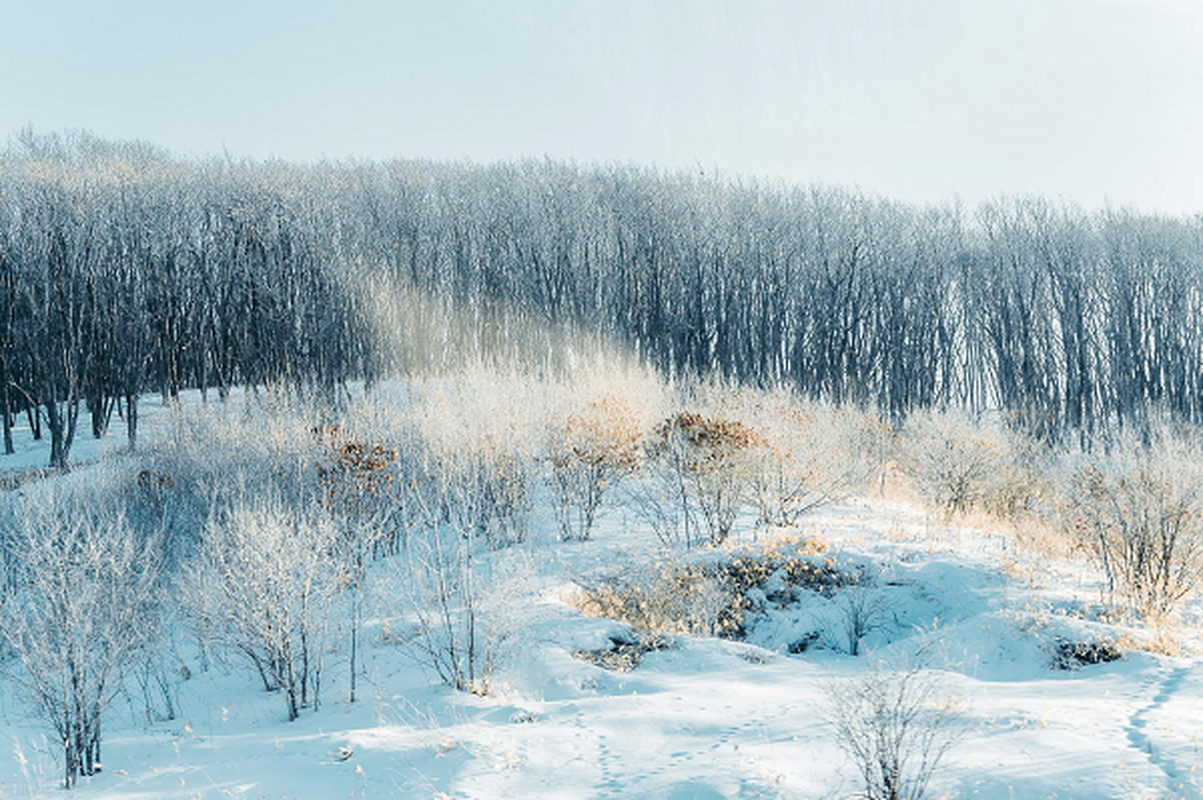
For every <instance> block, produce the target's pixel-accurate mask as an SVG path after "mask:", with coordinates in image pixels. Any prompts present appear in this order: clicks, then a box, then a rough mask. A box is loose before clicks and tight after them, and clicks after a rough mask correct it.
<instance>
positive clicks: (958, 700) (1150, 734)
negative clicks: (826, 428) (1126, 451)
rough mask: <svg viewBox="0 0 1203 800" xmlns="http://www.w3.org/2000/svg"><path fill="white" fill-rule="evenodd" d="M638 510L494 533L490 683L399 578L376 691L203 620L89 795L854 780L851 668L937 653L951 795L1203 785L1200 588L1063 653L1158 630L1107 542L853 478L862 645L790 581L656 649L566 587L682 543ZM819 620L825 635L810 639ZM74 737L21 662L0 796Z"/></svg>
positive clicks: (1073, 793)
mask: <svg viewBox="0 0 1203 800" xmlns="http://www.w3.org/2000/svg"><path fill="white" fill-rule="evenodd" d="M145 408H146V410H145V423H144V431H143V439H144V440H145V441H148V442H149V441H153V437H154V436H155V435H157V434H156V431H160V432H161V431H162V430H165V429H166V426H167V425H168V424H169V422H168V420H167V417H169V416H170V415H169V414H168V413H167V412H166V411H164V410H163V409H162V408H161V407H160V406H157V405H156V404H155V403H147V405H146V407H145ZM85 433H86V431H85ZM18 441H19V444H20V453H19V454H18V455H16V456H7V457H4V456H0V470H2V471H4V472H10V471H13V470H17V469H25V468H28V467H30V466H38V465H40V464H41V463H42V462H43V461H44V459H45V455H44V454H45V449H44V443H42V444H38V445H35V444H33V443H31V442H29V441H28V438H27V432H25V431H18ZM123 445H124V432H123V430H122V429H121V427H120V424H119V423H117V424H115V425H114V428H113V430H112V431H111V433H110V435H109V438H108V439H106V440H104V441H103V442H100V443H97V442H95V441H94V440H91V439H89V438H87V437H86V436H85V437H83V438H81V440H80V441H79V442H78V444H77V445H76V448H77V449H76V450H75V451H74V455H75V456H76V458H77V459H78V460H81V461H86V460H90V459H93V458H96V457H99V456H100V455H101V454H102V453H103V452H104V451H105V450H106V449H114V450H115V449H119V448H120V447H122V446H123ZM39 454H40V456H39ZM80 472H82V470H81V471H80ZM77 474H79V473H78V472H77ZM0 501H2V499H0ZM626 522H627V520H626V519H625V515H624V514H623V512H622V509H620V508H615V509H611V510H609V511H608V512H607V514H606V515H605V516H604V518H603V520H602V524H601V525H600V528H599V530H598V532H597V534H596V536H595V537H594V539H593V540H591V541H589V542H584V543H561V542H558V541H555V537H554V536H552V535H551V531H550V530H547V531H545V532H542V534H540V532H538V531H536V535H534V536H532V537H531V541H530V542H529V543H528V544H527V545H524V546H523V547H522V548H520V549H516V550H512V551H508V552H503V553H502V554H501V555H499V556H498V557H497V558H499V559H500V560H501V561H503V562H504V563H500V564H498V565H497V567H498V572H504V573H505V574H507V575H511V576H513V583H512V585H513V586H514V587H517V588H515V589H514V590H513V591H511V592H509V593H508V597H509V601H510V602H511V603H512V604H513V608H512V611H513V616H514V619H515V620H517V622H516V623H515V626H514V630H513V632H512V635H511V637H510V643H509V647H508V649H507V658H506V659H505V661H504V662H503V664H502V666H501V668H500V670H499V672H498V674H497V677H496V679H495V683H494V687H495V691H494V693H493V694H492V695H491V696H488V697H478V696H475V695H472V694H468V693H462V692H455V691H453V690H451V689H448V688H446V687H444V686H442V685H441V684H438V683H437V682H436V681H433V680H432V679H431V677H432V676H428V675H426V674H424V673H423V671H422V669H421V668H420V667H419V666H418V665H417V664H416V663H415V662H414V660H413V659H411V658H409V657H408V656H407V654H406V651H405V649H404V647H402V646H400V645H398V644H396V643H395V639H394V637H391V636H386V635H384V633H385V631H386V630H387V629H386V628H385V627H384V626H385V624H386V623H388V622H389V621H390V620H389V619H388V617H389V604H388V602H387V598H385V599H384V600H383V601H381V600H380V599H379V598H378V602H377V604H376V611H377V614H378V617H379V618H378V619H376V620H375V622H374V623H373V625H372V626H371V630H370V631H369V635H368V636H367V637H366V639H367V641H368V644H367V646H366V648H365V655H366V666H365V674H366V678H365V680H364V684H363V686H362V687H361V692H362V697H361V699H360V700H359V702H357V703H355V704H353V705H352V704H350V703H348V702H346V698H345V696H344V692H345V689H344V687H343V685H342V684H341V683H340V678H341V673H342V672H344V671H345V666H344V662H343V661H342V660H340V659H335V660H333V661H332V662H331V663H330V664H329V665H328V670H329V673H330V684H329V689H327V690H325V693H326V697H325V701H324V704H323V706H322V708H321V709H320V710H318V711H316V712H312V711H306V712H303V713H302V715H301V717H300V719H299V720H297V721H295V722H292V723H289V722H286V721H285V717H284V706H283V703H282V702H281V701H280V698H279V697H278V696H275V695H270V694H267V693H265V692H263V691H262V688H261V686H258V685H257V679H256V678H255V677H254V676H253V675H252V674H251V673H249V672H248V671H247V670H246V669H245V668H244V667H243V666H242V664H241V663H240V662H238V661H236V660H233V659H231V658H219V657H215V658H213V659H212V660H211V661H210V663H208V664H207V665H206V664H205V663H204V662H203V660H202V659H201V658H200V656H199V654H198V653H197V652H196V647H195V645H194V643H192V642H191V641H190V640H189V639H188V637H187V636H186V635H185V634H183V633H181V634H179V637H178V638H179V643H178V647H177V648H176V651H177V655H178V661H176V662H173V663H172V665H171V670H170V674H171V675H172V676H173V677H172V682H173V684H174V695H175V699H176V700H177V702H178V709H177V713H176V715H175V719H174V720H170V721H160V720H155V721H148V720H147V718H146V714H145V703H144V701H143V698H142V697H141V695H140V693H139V688H138V683H137V681H136V680H134V679H133V678H131V679H130V680H129V681H128V685H129V689H128V691H127V692H126V695H125V696H123V697H122V698H120V699H119V700H118V701H117V703H116V704H115V705H114V706H113V707H112V708H111V709H110V711H109V714H108V717H107V718H106V730H105V739H104V750H103V753H102V760H103V763H104V770H103V771H102V773H101V774H100V775H98V776H97V777H94V778H91V779H84V780H83V781H81V784H80V788H79V789H78V794H79V796H81V797H96V798H101V797H106V798H116V797H123V798H127V797H129V798H132V797H140V798H165V797H180V798H192V797H206V798H208V797H213V798H217V797H248V798H342V797H348V798H351V797H435V796H450V797H482V798H492V797H548V798H551V797H565V798H577V797H659V798H712V797H713V798H719V797H802V798H808V797H845V796H853V795H855V794H856V793H857V791H858V790H859V788H860V785H859V783H858V776H857V773H856V770H855V767H854V765H853V764H852V763H851V762H850V761H849V760H848V759H847V758H846V757H845V755H844V754H843V753H842V752H841V751H840V750H839V748H838V747H837V746H836V745H835V743H834V740H833V737H832V731H831V727H830V725H829V723H828V721H827V719H826V712H825V708H826V707H827V700H826V698H827V696H828V693H829V692H830V691H833V690H835V691H838V686H839V685H840V683H841V682H848V681H853V680H855V679H856V678H857V676H860V675H863V674H865V673H866V672H867V671H868V670H872V669H886V668H890V667H905V666H909V665H913V664H915V663H917V661H918V660H919V659H920V658H921V659H922V663H923V664H925V665H926V667H927V668H929V669H930V670H931V671H932V672H933V674H935V675H936V676H937V678H938V680H939V683H940V686H941V688H942V691H943V692H944V693H945V694H946V695H947V698H948V700H949V702H950V708H951V713H952V714H953V715H954V716H955V718H956V722H957V724H958V725H959V726H961V727H963V736H962V738H960V740H959V741H958V742H957V743H956V744H955V746H954V747H953V749H952V750H951V751H950V752H949V755H948V757H947V759H946V761H945V763H944V765H943V767H942V769H941V770H940V772H939V774H938V776H937V779H936V781H935V783H934V785H933V787H932V791H931V792H930V796H933V797H982V798H1030V797H1042V798H1043V797H1057V798H1071V797H1076V798H1095V797H1099V798H1108V797H1115V798H1133V797H1149V798H1163V797H1200V796H1203V670H1200V669H1199V666H1200V663H1201V662H1200V653H1201V652H1203V641H1201V640H1200V638H1199V633H1198V630H1199V629H1198V627H1197V622H1198V618H1199V612H1200V608H1199V602H1198V601H1197V600H1195V601H1193V604H1192V605H1191V606H1189V607H1188V609H1187V615H1186V619H1187V621H1188V622H1193V623H1194V624H1183V625H1181V626H1179V627H1176V628H1174V629H1172V630H1168V631H1166V632H1164V633H1165V634H1166V635H1167V636H1168V637H1169V638H1171V639H1173V640H1174V641H1175V643H1176V644H1177V646H1178V648H1179V649H1180V651H1181V652H1180V655H1178V656H1176V657H1169V656H1165V655H1156V654H1152V653H1149V652H1145V651H1141V650H1139V649H1136V648H1134V647H1132V646H1131V645H1128V646H1126V647H1123V646H1121V648H1120V649H1123V650H1125V651H1126V652H1125V655H1124V656H1123V657H1122V658H1120V659H1119V660H1116V661H1112V662H1109V663H1100V664H1088V665H1081V666H1079V667H1077V668H1075V669H1068V670H1066V669H1053V668H1051V666H1050V665H1051V664H1052V662H1053V661H1054V660H1055V657H1056V648H1057V643H1058V641H1061V640H1064V641H1073V642H1086V643H1092V642H1094V643H1098V642H1106V641H1119V642H1123V641H1125V640H1132V639H1137V638H1139V637H1140V636H1141V635H1143V634H1142V632H1141V631H1139V630H1136V629H1129V628H1124V627H1119V626H1116V625H1113V624H1110V623H1106V622H1103V621H1100V614H1099V613H1098V611H1099V607H1098V599H1099V586H1098V583H1097V575H1096V573H1095V572H1094V571H1093V570H1091V569H1090V568H1089V566H1088V565H1086V564H1084V563H1079V562H1075V561H1059V560H1056V559H1053V558H1050V557H1048V556H1041V555H1037V554H1034V553H1031V552H1028V551H1025V550H1023V549H1021V548H1019V547H1017V546H1016V545H1015V543H1014V542H1013V541H1012V539H1011V538H1010V537H1009V536H1007V535H1006V534H1003V533H999V532H990V531H982V530H974V529H966V528H957V527H949V526H946V525H944V524H942V523H940V522H939V521H936V520H933V519H932V518H930V517H929V516H927V515H926V514H924V513H923V512H922V511H921V510H919V509H916V508H914V507H912V506H909V505H906V504H902V503H896V502H890V501H887V500H882V499H877V498H856V499H854V500H853V501H850V502H849V503H847V504H845V505H842V506H839V507H829V508H826V509H822V510H820V511H819V512H817V513H815V514H813V515H812V516H810V517H807V518H806V519H805V520H804V521H803V523H802V524H801V526H800V533H802V534H803V535H804V536H806V537H810V538H812V539H816V540H822V541H823V542H825V543H826V550H824V551H823V552H824V553H825V554H827V556H829V557H831V558H833V559H836V560H838V561H839V562H840V563H844V564H848V565H859V566H860V567H861V568H862V569H863V570H864V572H865V574H866V575H868V576H869V577H870V579H871V581H870V582H871V585H872V586H873V587H874V588H873V591H874V592H876V593H877V595H876V598H875V605H874V609H875V611H874V618H873V623H874V624H873V625H872V626H871V627H872V630H870V631H869V633H868V634H867V635H866V636H865V638H864V641H863V650H864V653H863V654H862V655H860V656H857V657H854V656H850V655H847V654H845V653H842V652H839V651H838V650H837V649H836V648H834V647H830V646H824V645H823V641H824V639H826V640H828V642H829V643H832V642H833V641H834V640H838V637H839V633H840V628H839V625H840V622H839V606H838V603H839V594H838V593H836V594H835V595H834V596H832V597H827V596H824V595H823V594H820V593H817V592H811V593H805V592H804V593H803V594H802V596H800V597H798V599H797V600H796V601H795V602H792V603H782V602H778V601H774V600H773V599H772V596H771V594H772V593H771V591H769V592H768V593H767V594H766V593H765V592H761V593H760V594H759V595H757V596H756V597H755V598H753V600H754V610H753V613H752V614H751V616H750V624H749V627H748V635H747V638H746V641H733V640H725V639H713V638H693V637H685V636H676V637H673V639H672V643H671V646H670V647H667V648H666V649H662V650H657V651H652V652H649V653H647V654H646V655H644V657H643V658H642V660H641V661H640V662H639V664H638V666H637V667H635V668H634V669H633V670H631V671H629V672H614V671H610V670H607V669H604V668H602V667H600V666H595V665H593V664H591V663H587V662H586V661H583V660H580V659H578V658H575V657H574V656H573V653H574V651H577V650H582V649H583V650H588V649H597V648H601V647H605V646H606V644H607V643H608V642H609V641H610V638H611V637H612V636H615V637H621V636H622V635H624V634H626V633H628V631H626V630H624V627H623V626H622V625H621V624H620V623H616V622H612V621H607V620H603V619H593V618H589V617H586V616H584V615H583V614H581V613H580V612H579V611H577V610H576V609H575V608H574V607H573V606H572V605H571V604H569V603H568V602H567V599H568V598H569V597H570V595H571V593H572V592H573V590H574V589H575V587H576V586H577V584H578V582H580V581H582V580H585V579H586V578H589V577H596V576H599V575H605V574H608V573H612V572H614V571H617V570H621V568H622V566H623V565H626V564H630V565H638V564H641V563H647V562H648V561H650V560H653V559H656V558H661V557H663V556H662V554H661V553H660V552H659V548H658V545H657V543H656V541H655V539H654V537H651V536H650V535H648V534H643V533H640V532H639V531H638V530H633V529H632V527H631V526H628V525H627V524H625V523H626ZM750 537H751V533H746V534H744V538H747V539H750ZM385 568H386V567H381V569H385ZM382 583H383V582H382ZM867 585H868V584H867ZM816 634H817V635H818V639H817V640H816V643H814V644H813V645H812V646H809V647H806V648H805V649H804V650H803V651H802V652H798V653H796V654H790V652H789V650H790V649H791V648H790V646H791V645H797V643H799V642H802V641H804V640H807V639H808V637H809V638H811V639H814V636H815V635H816ZM794 649H801V648H799V647H797V646H795V648H794ZM5 742H7V743H8V746H7V747H6V746H4V743H5ZM53 750H54V745H53V744H52V743H50V742H48V741H47V739H46V736H45V733H44V730H43V727H42V726H41V725H40V723H39V722H38V720H37V719H36V718H34V717H32V716H31V715H30V712H29V709H28V708H27V707H26V706H25V704H24V703H23V702H22V698H21V697H19V696H16V694H15V690H14V689H13V688H12V684H11V682H6V683H5V684H4V686H3V691H0V797H40V796H45V795H47V794H53V793H54V792H55V791H57V790H56V786H57V785H58V783H59V781H60V775H59V770H60V766H59V763H58V761H57V760H56V759H55V757H54V753H53Z"/></svg>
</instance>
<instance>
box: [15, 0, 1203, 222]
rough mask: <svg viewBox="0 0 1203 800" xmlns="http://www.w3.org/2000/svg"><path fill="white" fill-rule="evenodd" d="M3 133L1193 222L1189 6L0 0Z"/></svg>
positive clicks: (1198, 169)
mask: <svg viewBox="0 0 1203 800" xmlns="http://www.w3.org/2000/svg"><path fill="white" fill-rule="evenodd" d="M0 36H2V37H3V38H2V40H0V41H2V42H3V46H0V135H7V134H10V133H13V132H15V131H16V130H18V129H19V128H21V127H23V126H25V125H29V124H32V125H34V126H35V127H36V128H38V129H40V130H61V129H63V128H87V129H90V130H92V131H93V132H95V133H97V134H100V135H103V136H107V137H114V138H142V139H146V140H148V141H151V142H153V143H155V144H159V145H162V146H164V147H167V148H169V149H171V150H174V151H176V152H180V153H219V152H221V151H222V149H223V148H225V149H228V150H229V151H230V152H231V153H234V154H238V155H251V156H256V157H268V156H280V157H284V158H290V159H315V158H319V157H322V156H323V155H325V156H331V157H342V156H358V157H389V156H405V157H429V158H468V159H472V160H476V161H491V160H494V159H499V158H511V157H519V156H536V157H541V156H544V155H548V156H552V157H557V158H573V159H576V160H578V161H584V162H588V161H624V162H636V163H641V164H658V165H661V166H667V167H679V168H687V169H699V168H701V169H705V170H706V171H710V170H712V169H714V168H718V169H719V170H721V171H723V172H726V173H728V174H743V175H755V176H766V177H770V178H774V179H777V178H779V179H782V180H785V181H788V182H791V183H802V184H807V183H812V182H823V183H833V184H839V185H844V186H859V187H860V188H861V189H863V190H864V191H866V192H870V193H873V194H882V195H886V196H890V197H895V198H899V199H904V200H910V201H915V202H942V201H945V200H949V199H951V198H953V197H959V198H960V199H962V200H963V201H964V202H966V203H968V204H971V205H972V204H976V203H977V202H980V201H982V200H984V199H988V198H991V197H994V196H997V195H999V194H1002V193H1006V194H1012V195H1015V194H1041V195H1044V196H1047V197H1050V198H1052V199H1064V200H1068V201H1073V202H1078V203H1080V204H1082V205H1084V206H1086V207H1088V208H1093V207H1098V206H1100V205H1102V204H1104V203H1110V204H1112V205H1116V206H1125V205H1135V206H1138V207H1140V208H1143V209H1146V210H1158V211H1166V212H1171V213H1198V212H1203V47H1201V46H1200V42H1203V3H1196V2H1192V0H1032V1H1031V2H1026V1H1025V0H1010V1H1009V2H1003V1H1002V0H928V1H927V2H920V1H919V0H894V1H893V2H887V1H886V0H832V1H831V2H823V3H819V2H805V1H804V0H799V2H756V1H754V0H752V1H749V2H706V1H705V0H688V1H687V0H663V1H661V2H643V3H636V2H596V1H594V0H580V1H579V2H578V1H575V0H559V1H557V2H550V1H546V0H544V1H541V2H516V1H507V2H482V1H481V0H452V1H449V2H428V3H410V2H383V1H380V2H344V3H335V2H305V0H292V2H274V1H273V2H255V1H254V0H241V2H229V1H228V0H205V2H173V1H172V0H157V2H149V1H136V0H110V1H109V2H105V1H104V0H91V2H84V1H83V0H73V1H70V2H68V1H67V0H37V2H34V1H33V0H0Z"/></svg>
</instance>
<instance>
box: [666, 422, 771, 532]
mask: <svg viewBox="0 0 1203 800" xmlns="http://www.w3.org/2000/svg"><path fill="white" fill-rule="evenodd" d="M764 446H765V440H764V438H763V437H761V436H760V434H759V433H757V432H756V431H755V430H753V429H752V428H751V427H749V426H748V425H746V424H745V423H743V422H741V421H740V420H738V419H728V418H723V417H709V416H705V415H703V414H700V413H696V412H690V411H681V412H678V413H676V414H674V415H673V416H671V417H669V418H668V419H666V420H664V421H663V422H661V423H660V424H659V425H658V426H656V429H655V432H654V434H653V436H652V439H651V441H650V442H649V445H648V458H649V460H650V461H651V462H652V465H653V469H655V470H657V471H658V474H657V475H656V476H655V477H656V483H657V484H658V485H657V486H656V487H655V489H653V491H658V494H657V495H656V496H654V497H651V498H645V499H646V500H651V501H658V502H660V503H662V504H667V505H668V506H669V508H668V509H654V510H655V511H656V512H657V513H659V514H660V516H661V517H664V518H666V519H671V520H672V521H673V522H675V523H676V526H677V530H676V531H672V534H673V535H674V536H675V537H676V536H679V537H680V538H682V539H683V540H684V542H685V545H686V546H687V547H688V546H690V545H692V544H695V543H698V542H699V541H701V536H700V535H699V534H700V532H701V529H702V528H704V530H705V533H706V541H707V542H708V543H709V544H711V545H719V544H722V543H723V542H725V541H726V540H727V538H728V537H729V536H730V535H731V530H732V528H733V527H734V525H735V519H736V517H737V516H738V514H739V512H740V510H741V509H743V508H744V506H745V505H746V504H747V503H748V502H749V501H750V500H751V496H752V487H753V485H754V477H755V475H756V474H757V459H758V458H759V456H760V453H759V451H760V449H761V448H763V447H764ZM670 515H671V516H670Z"/></svg>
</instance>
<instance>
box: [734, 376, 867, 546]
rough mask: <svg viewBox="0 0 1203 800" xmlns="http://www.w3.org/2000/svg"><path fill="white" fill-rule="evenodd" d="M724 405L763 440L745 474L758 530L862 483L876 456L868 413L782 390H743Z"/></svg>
mask: <svg viewBox="0 0 1203 800" xmlns="http://www.w3.org/2000/svg"><path fill="white" fill-rule="evenodd" d="M724 405H726V406H732V407H733V408H732V411H733V413H737V414H738V416H739V418H740V419H742V420H743V421H744V422H745V423H747V424H749V425H750V426H751V427H752V428H754V429H755V430H756V431H757V433H758V434H759V435H760V436H761V437H763V439H764V445H763V446H762V447H760V448H758V449H757V450H756V451H755V453H754V455H753V457H754V462H755V463H754V465H753V467H752V472H751V477H752V495H753V500H754V502H755V505H756V508H757V511H758V512H759V514H758V523H759V524H760V525H765V526H773V525H780V526H790V525H793V524H795V523H796V522H797V521H798V520H799V519H800V518H801V517H803V516H805V515H806V514H808V513H810V512H811V511H813V510H815V509H816V508H819V507H820V506H822V505H825V504H827V503H829V502H832V501H835V500H839V499H842V498H843V497H845V496H847V495H848V494H850V493H852V492H854V491H856V490H858V489H861V488H862V487H864V486H865V484H866V483H867V482H868V478H869V476H870V474H871V473H872V471H873V468H874V462H875V460H876V459H877V457H878V453H877V450H876V444H877V442H876V439H875V438H874V437H873V436H872V434H874V433H875V432H876V426H875V424H874V422H875V421H874V420H873V419H872V418H871V417H870V416H869V415H868V414H865V413H862V412H859V411H856V410H855V409H850V408H833V407H831V406H829V405H826V404H821V403H814V402H810V401H807V400H804V399H803V398H800V397H798V396H796V395H795V394H793V393H791V392H785V391H775V392H762V391H752V390H748V391H744V392H741V393H739V394H738V395H734V396H732V397H731V398H730V399H729V400H727V401H726V402H725V403H724Z"/></svg>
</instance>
